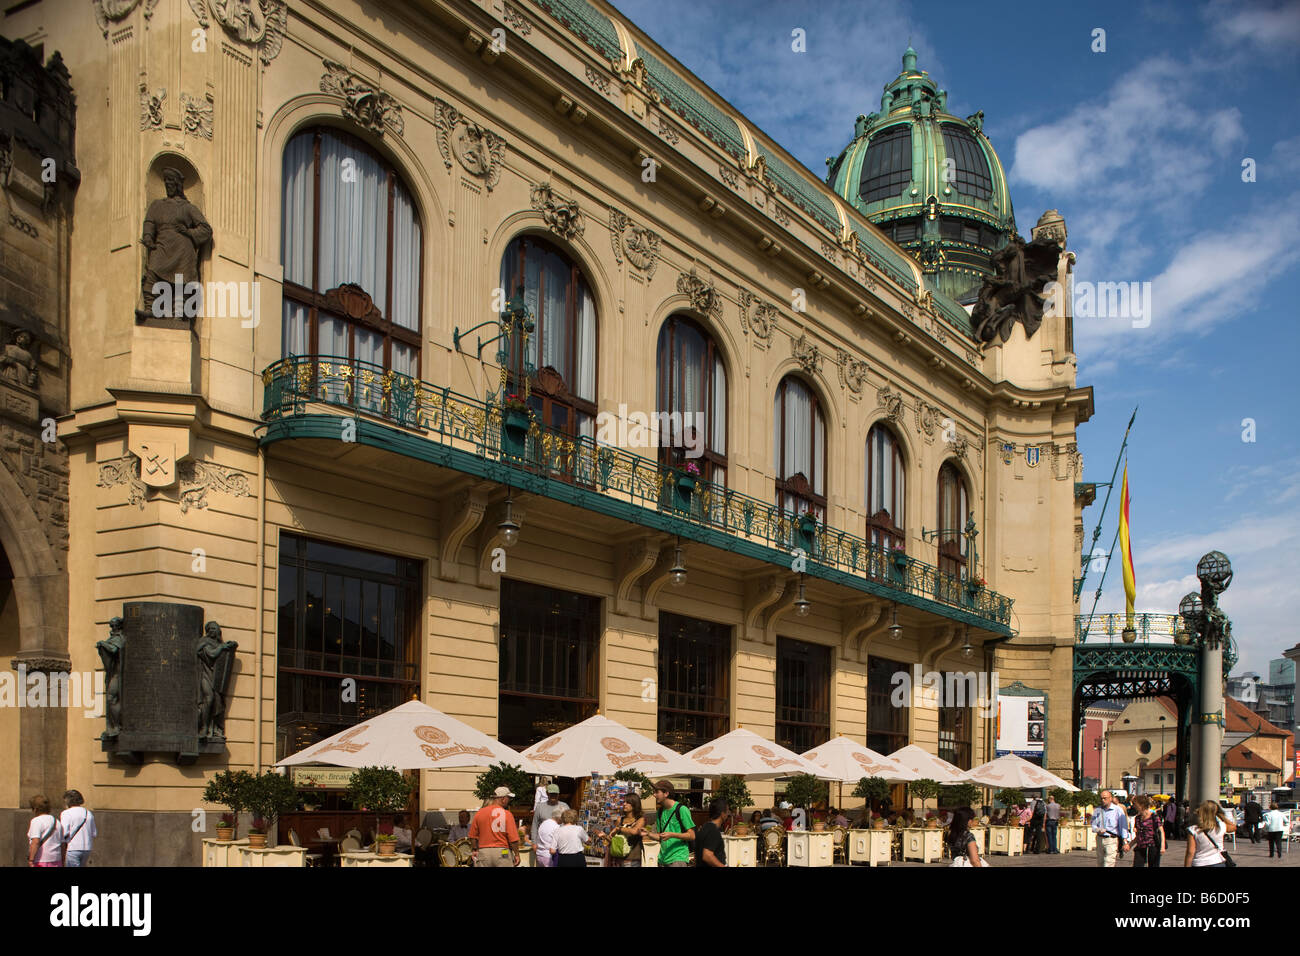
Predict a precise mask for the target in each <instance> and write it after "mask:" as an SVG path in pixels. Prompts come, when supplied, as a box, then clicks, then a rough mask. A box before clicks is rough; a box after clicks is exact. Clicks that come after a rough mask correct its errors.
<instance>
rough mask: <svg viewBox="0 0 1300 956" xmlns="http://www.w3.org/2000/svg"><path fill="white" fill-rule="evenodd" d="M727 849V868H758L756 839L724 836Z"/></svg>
mask: <svg viewBox="0 0 1300 956" xmlns="http://www.w3.org/2000/svg"><path fill="white" fill-rule="evenodd" d="M722 841H723V844H724V845H725V846H726V848H727V866H729V867H741V868H752V867H756V866H758V837H756V836H753V835H750V836H730V835H724V836H723V838H722Z"/></svg>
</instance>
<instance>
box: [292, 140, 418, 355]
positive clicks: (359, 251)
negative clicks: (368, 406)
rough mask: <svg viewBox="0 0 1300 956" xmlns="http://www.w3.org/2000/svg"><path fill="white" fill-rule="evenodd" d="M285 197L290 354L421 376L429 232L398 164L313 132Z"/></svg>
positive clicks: (296, 159)
mask: <svg viewBox="0 0 1300 956" xmlns="http://www.w3.org/2000/svg"><path fill="white" fill-rule="evenodd" d="M282 200H283V205H282V208H281V233H280V234H281V242H280V253H281V258H282V260H283V262H284V327H283V331H284V338H283V341H282V346H281V347H282V349H283V354H284V355H286V356H288V355H322V356H334V357H336V358H347V359H351V360H352V362H353V364H355V365H356V366H358V367H377V368H382V369H392V370H393V371H395V372H401V373H402V374H404V375H411V376H414V377H417V378H418V377H419V375H420V343H421V334H420V300H421V289H420V280H421V258H422V256H423V241H422V231H421V228H420V217H419V215H418V213H417V212H416V209H415V204H414V202H413V201H412V199H411V194H410V192H408V191H407V189H406V187H405V186H404V185H403V184H402V181H401V178H400V177H399V175H398V174H397V172H396V170H394V168H393V166H392V165H391V164H390V163H388V162H386V161H385V160H383V159H381V158H380V157H379V156H378V155H377V154H375V153H374V152H373V151H372V150H371V149H370V147H368V146H366V145H365V144H364V143H362V142H361V141H360V140H357V139H354V138H353V137H351V136H348V135H347V134H346V133H342V132H340V131H338V130H334V129H329V128H324V127H322V128H318V129H309V130H305V131H304V132H301V133H298V134H297V135H295V136H294V137H293V139H291V140H289V145H288V146H286V147H285V151H284V179H283V192H282ZM351 286H357V287H359V288H360V291H361V292H363V293H364V295H358V294H357V290H356V289H354V288H341V287H351ZM367 298H368V301H367Z"/></svg>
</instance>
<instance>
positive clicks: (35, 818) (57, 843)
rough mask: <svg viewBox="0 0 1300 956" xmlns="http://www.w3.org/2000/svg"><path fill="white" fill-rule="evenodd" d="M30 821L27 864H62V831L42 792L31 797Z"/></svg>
mask: <svg viewBox="0 0 1300 956" xmlns="http://www.w3.org/2000/svg"><path fill="white" fill-rule="evenodd" d="M31 807H32V822H31V823H30V824H28V826H27V865H28V866H43V867H44V866H63V831H62V830H61V829H60V828H59V821H58V820H56V819H54V814H52V813H50V801H49V800H47V799H46V798H45V796H44V795H43V794H37V795H36V796H34V797H32V803H31Z"/></svg>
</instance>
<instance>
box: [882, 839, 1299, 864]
mask: <svg viewBox="0 0 1300 956" xmlns="http://www.w3.org/2000/svg"><path fill="white" fill-rule="evenodd" d="M1227 850H1228V853H1229V854H1231V855H1232V858H1233V859H1234V860H1235V861H1236V862H1237V865H1238V866H1295V867H1300V842H1295V843H1292V844H1291V845H1290V849H1289V850H1288V848H1287V844H1285V843H1283V845H1282V859H1281V860H1278V859H1276V858H1274V859H1271V860H1270V859H1269V858H1268V841H1267V840H1265V839H1264V837H1262V836H1261V837H1260V840H1259V843H1256V844H1252V843H1251V842H1250V840H1248V839H1247V838H1246V837H1244V836H1240V835H1239V836H1238V838H1237V845H1236V846H1235V847H1234V846H1233V845H1232V837H1231V836H1230V837H1228V839H1227ZM1186 853H1187V844H1186V843H1185V842H1184V841H1183V840H1170V841H1169V843H1168V850H1167V851H1166V852H1165V855H1164V856H1163V857H1161V859H1160V865H1161V866H1174V867H1181V866H1182V865H1183V857H1184V855H1185V854H1186ZM988 859H989V863H990V864H991V865H992V866H993V867H1001V866H1031V867H1037V866H1084V867H1093V868H1094V869H1095V868H1096V867H1097V854H1096V851H1092V852H1080V851H1077V850H1076V851H1074V852H1072V853H1055V854H1033V853H1027V854H1025V855H1024V856H1013V857H1006V856H1001V855H994V856H990V857H989V858H988ZM889 865H890V866H891V867H892V866H905V867H919V866H929V867H939V866H947V865H948V861H947V860H944V861H943V862H942V863H918V862H916V861H915V860H909V861H907V862H906V863H899V862H894V863H891V864H889ZM1115 865H1116V866H1117V867H1124V866H1132V865H1133V854H1132V853H1126V854H1124V858H1123V859H1122V860H1117V861H1116V863H1115Z"/></svg>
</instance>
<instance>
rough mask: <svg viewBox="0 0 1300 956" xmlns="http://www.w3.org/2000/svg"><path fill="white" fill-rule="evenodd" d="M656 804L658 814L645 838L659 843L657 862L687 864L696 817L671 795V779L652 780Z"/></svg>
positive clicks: (668, 864)
mask: <svg viewBox="0 0 1300 956" xmlns="http://www.w3.org/2000/svg"><path fill="white" fill-rule="evenodd" d="M655 806H656V807H658V809H659V816H658V817H657V818H656V820H655V829H656V831H657V832H655V833H647V834H646V835H645V837H646V839H647V840H654V841H655V842H656V843H658V844H659V846H660V850H659V865H660V866H690V865H691V844H692V843H693V842H694V840H695V821H694V820H692V819H691V811H690V810H688V809H687V808H686V807H685V806H684V805H683V804H681V803H678V802H677V801H676V800H674V799H673V785H672V783H671V781H668V780H660V781H659V782H658V783H656V784H655Z"/></svg>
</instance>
